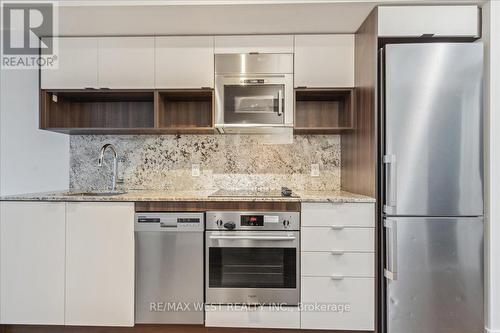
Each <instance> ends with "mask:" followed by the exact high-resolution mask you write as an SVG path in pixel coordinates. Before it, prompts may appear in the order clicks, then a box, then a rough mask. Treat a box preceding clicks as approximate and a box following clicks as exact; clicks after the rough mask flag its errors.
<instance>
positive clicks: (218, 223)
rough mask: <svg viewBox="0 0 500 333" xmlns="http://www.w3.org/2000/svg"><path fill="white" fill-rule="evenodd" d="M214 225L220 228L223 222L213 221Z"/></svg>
mask: <svg viewBox="0 0 500 333" xmlns="http://www.w3.org/2000/svg"><path fill="white" fill-rule="evenodd" d="M215 224H216V225H217V226H219V227H222V224H223V222H222V220H221V219H219V220H217V221H215Z"/></svg>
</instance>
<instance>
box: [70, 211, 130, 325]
mask: <svg viewBox="0 0 500 333" xmlns="http://www.w3.org/2000/svg"><path fill="white" fill-rule="evenodd" d="M66 244H67V245H66V320H65V323H66V325H77V326H78V325H83V326H133V325H134V204H133V203H128V202H113V203H105V202H68V203H67V212H66Z"/></svg>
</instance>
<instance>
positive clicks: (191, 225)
mask: <svg viewBox="0 0 500 333" xmlns="http://www.w3.org/2000/svg"><path fill="white" fill-rule="evenodd" d="M204 228H205V217H204V214H203V213H148V212H145V213H136V214H135V231H178V232H179V231H180V232H182V231H203V230H204Z"/></svg>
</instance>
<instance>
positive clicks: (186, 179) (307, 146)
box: [70, 135, 341, 191]
mask: <svg viewBox="0 0 500 333" xmlns="http://www.w3.org/2000/svg"><path fill="white" fill-rule="evenodd" d="M70 140H71V143H70V156H71V157H70V188H71V189H78V190H80V189H91V190H106V189H107V188H108V187H109V185H110V183H111V169H110V167H109V166H110V165H111V164H112V163H111V157H110V155H111V154H110V155H109V156H107V157H106V160H107V161H108V166H104V167H102V168H98V167H97V158H98V153H99V149H100V148H101V146H102V145H103V144H105V143H112V144H113V145H115V146H116V148H117V150H118V153H119V155H120V156H121V157H123V162H121V163H120V169H121V172H120V174H122V175H123V178H124V180H125V183H124V184H123V185H120V188H122V189H126V190H129V189H139V190H168V191H179V190H181V191H191V190H193V191H195V190H202V191H205V190H211V191H215V190H217V189H220V188H223V189H251V188H260V189H280V188H281V186H287V187H289V188H292V189H293V190H294V191H301V190H327V191H336V190H339V189H340V163H341V154H340V136H338V135H305V136H294V141H293V144H265V143H263V142H261V139H260V138H259V136H252V135H183V136H175V135H160V136H159V135H154V136H153V135H151V136H149V135H140V136H134V135H122V136H116V135H113V136H101V135H86V136H71V139H70ZM192 164H199V165H200V169H201V175H200V176H199V177H192V176H191V165H192ZM311 164H319V165H320V177H311V175H310V170H311Z"/></svg>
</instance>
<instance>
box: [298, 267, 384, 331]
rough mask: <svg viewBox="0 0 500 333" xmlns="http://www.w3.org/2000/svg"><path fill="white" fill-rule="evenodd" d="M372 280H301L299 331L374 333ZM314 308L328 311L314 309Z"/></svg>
mask: <svg viewBox="0 0 500 333" xmlns="http://www.w3.org/2000/svg"><path fill="white" fill-rule="evenodd" d="M374 287H375V281H374V279H373V278H363V277H349V278H342V279H332V278H331V277H304V276H303V277H302V304H303V308H302V312H301V327H302V328H304V329H306V328H307V329H335V330H360V331H365V330H366V331H372V330H374V321H375V308H374V305H375V299H374ZM315 304H318V305H324V306H329V308H324V309H318V308H314V307H313V306H314V305H315ZM308 307H311V308H308Z"/></svg>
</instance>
